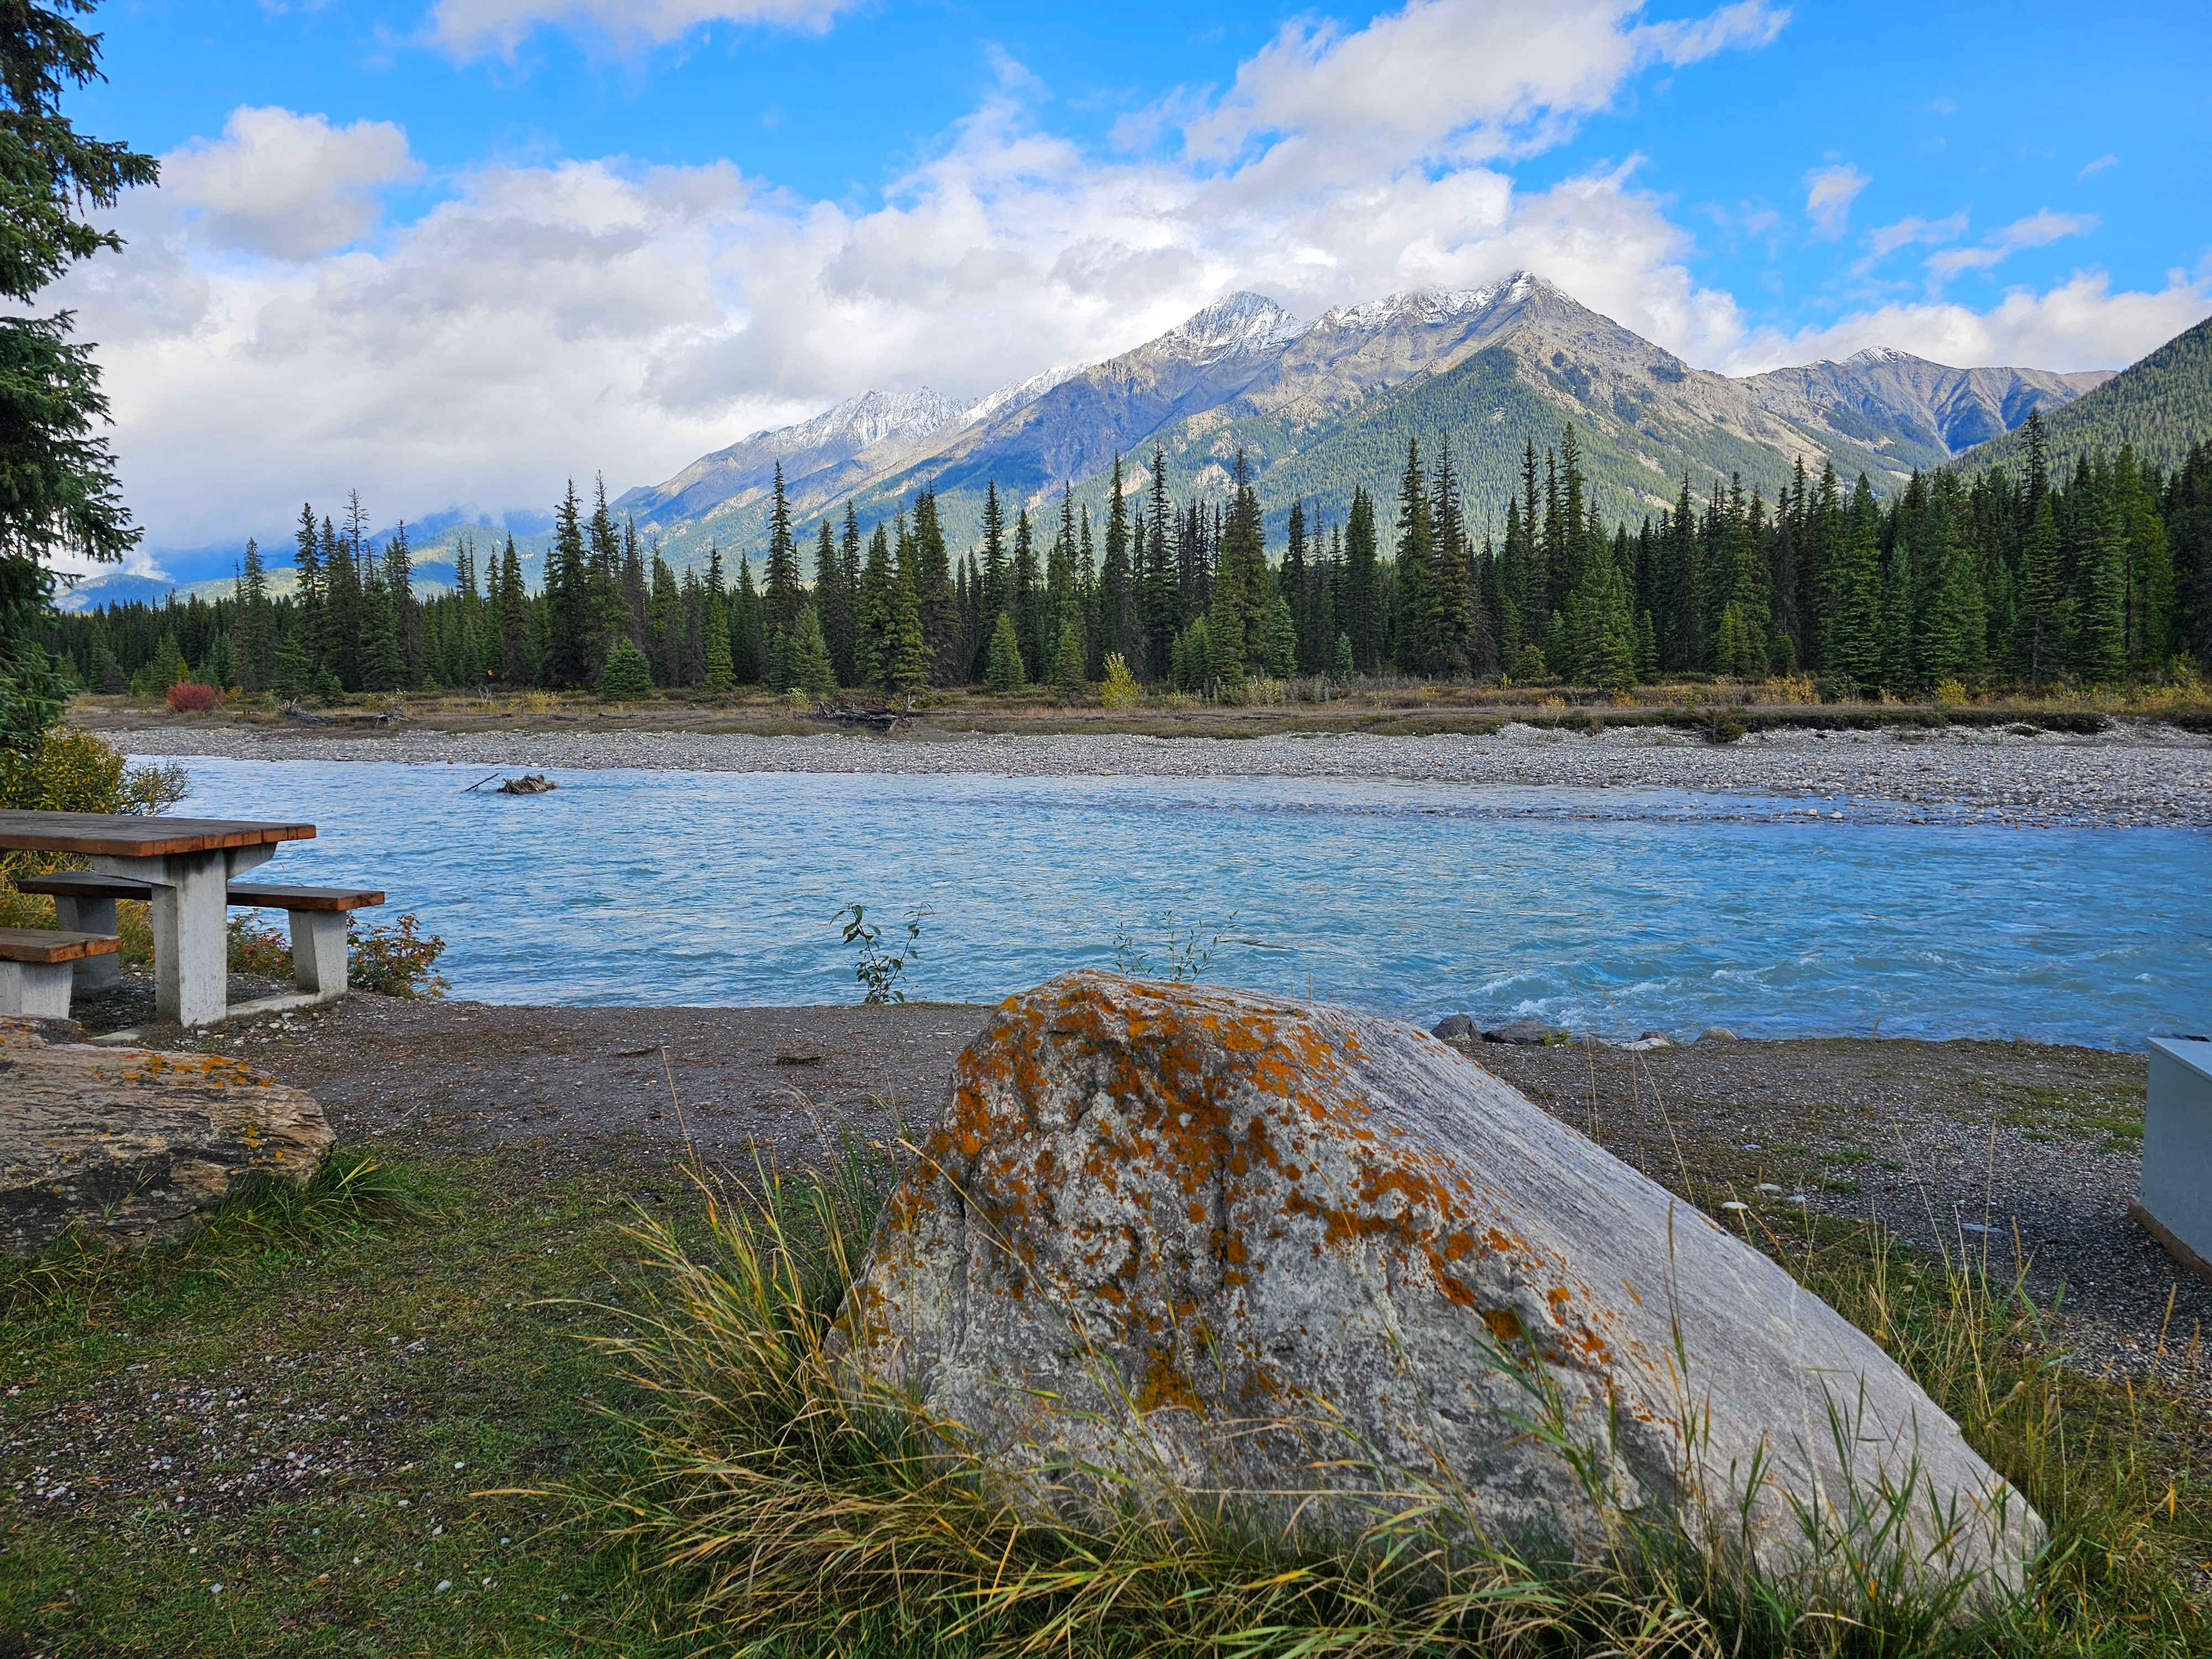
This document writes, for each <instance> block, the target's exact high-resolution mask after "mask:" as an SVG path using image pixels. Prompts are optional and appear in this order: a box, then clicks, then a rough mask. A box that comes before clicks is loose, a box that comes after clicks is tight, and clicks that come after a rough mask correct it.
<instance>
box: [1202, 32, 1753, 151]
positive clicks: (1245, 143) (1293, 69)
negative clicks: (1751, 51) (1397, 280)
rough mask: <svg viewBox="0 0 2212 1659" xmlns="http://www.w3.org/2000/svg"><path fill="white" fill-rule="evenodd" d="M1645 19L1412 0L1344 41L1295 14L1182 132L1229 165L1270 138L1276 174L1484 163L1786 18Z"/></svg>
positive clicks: (1551, 137) (1537, 142) (1744, 42)
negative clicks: (1655, 71)
mask: <svg viewBox="0 0 2212 1659" xmlns="http://www.w3.org/2000/svg"><path fill="white" fill-rule="evenodd" d="M1641 10H1642V7H1641V5H1640V4H1638V3H1635V0H1559V3H1557V4H1553V5H1549V6H1541V7H1539V6H1502V5H1497V4H1490V3H1480V0H1410V3H1408V4H1407V6H1406V8H1405V9H1403V10H1402V11H1399V12H1396V13H1393V14H1391V15H1386V16H1383V17H1378V18H1376V20H1375V21H1373V22H1372V23H1370V24H1369V25H1368V26H1367V27H1364V28H1362V29H1358V30H1355V31H1352V32H1350V33H1346V32H1345V31H1344V30H1343V29H1341V28H1340V27H1339V26H1338V25H1337V24H1335V23H1334V22H1331V21H1326V20H1323V21H1315V20H1313V19H1311V18H1310V17H1302V18H1298V19H1296V20H1294V21H1291V22H1289V23H1286V24H1285V25H1284V26H1283V28H1282V31H1281V32H1280V33H1279V34H1277V35H1276V37H1275V38H1274V40H1272V41H1270V42H1269V43H1268V44H1267V46H1263V47H1261V50H1260V51H1259V52H1256V53H1255V54H1254V55H1253V56H1252V57H1251V58H1248V59H1246V60H1245V62H1244V63H1243V64H1241V65H1239V67H1238V69H1237V78H1236V81H1235V82H1234V84H1233V85H1232V86H1231V88H1230V89H1229V91H1228V92H1227V93H1226V94H1225V95H1224V96H1223V97H1222V98H1221V99H1220V100H1219V101H1218V103H1215V104H1213V105H1212V106H1210V107H1205V108H1202V109H1200V112H1198V113H1197V115H1196V117H1195V118H1194V119H1191V120H1189V121H1188V122H1187V123H1186V124H1185V125H1184V129H1183V137H1184V143H1185V146H1186V149H1187V153H1188V155H1189V156H1190V157H1191V158H1192V159H1194V160H1195V161H1200V162H1204V163H1210V164H1217V165H1222V164H1232V163H1234V162H1236V161H1239V160H1243V159H1246V158H1249V156H1250V155H1251V153H1252V150H1253V149H1254V147H1255V145H1265V146H1266V160H1267V164H1268V165H1267V173H1269V174H1270V175H1273V174H1278V173H1291V174H1296V175H1297V176H1300V177H1304V178H1315V177H1322V176H1328V177H1335V178H1352V177H1358V176H1360V175H1361V174H1362V173H1364V172H1368V171H1370V170H1371V169H1372V167H1374V166H1375V165H1376V163H1377V162H1378V161H1381V162H1384V163H1393V162H1404V161H1412V160H1414V159H1416V158H1420V157H1435V158H1443V159H1449V160H1451V161H1459V162H1462V163H1465V162H1469V161H1484V160H1488V159H1492V158H1494V157H1496V156H1498V155H1504V154H1507V153H1510V152H1513V151H1516V150H1524V149H1531V148H1541V146H1543V145H1545V144H1547V143H1553V142H1556V140H1557V139H1559V137H1563V136H1565V132H1566V131H1569V130H1571V127H1572V125H1573V124H1574V123H1575V122H1576V121H1577V119H1578V118H1581V117H1583V116H1587V115H1589V114H1591V113H1593V112H1595V111H1598V110H1601V109H1603V108H1605V107H1606V106H1607V105H1608V104H1610V103H1611V102H1612V101H1613V98H1614V96H1615V95H1616V94H1618V93H1619V91H1620V88H1621V86H1622V85H1623V83H1624V82H1626V80H1627V79H1628V77H1629V76H1632V75H1633V74H1634V73H1635V72H1636V71H1638V70H1640V69H1643V68H1644V67H1646V66H1648V65H1650V64H1676V65H1680V64H1691V63H1694V62H1696V61H1698V60H1699V59H1700V58H1709V57H1711V56H1712V55H1713V54H1714V53H1715V52H1722V51H1724V50H1726V49H1728V48H1729V47H1732V46H1746V47H1756V46H1765V44H1767V43H1768V42H1769V41H1771V40H1773V39H1774V37H1775V35H1776V34H1777V33H1778V32H1779V31H1780V30H1781V28H1782V27H1783V25H1784V23H1785V22H1787V21H1788V20H1789V16H1790V13H1789V11H1788V9H1786V8H1773V7H1769V6H1766V5H1765V4H1762V3H1759V0H1741V3H1736V4H1731V5H1728V6H1723V7H1722V8H1721V9H1718V10H1717V11H1714V12H1711V13H1710V14H1709V15H1706V16H1705V17H1702V18H1699V19H1695V20H1692V21H1680V22H1660V23H1638V22H1636V21H1633V20H1634V19H1635V18H1636V16H1637V15H1638V13H1639V12H1640V11H1641ZM1186 96H1187V94H1186Z"/></svg>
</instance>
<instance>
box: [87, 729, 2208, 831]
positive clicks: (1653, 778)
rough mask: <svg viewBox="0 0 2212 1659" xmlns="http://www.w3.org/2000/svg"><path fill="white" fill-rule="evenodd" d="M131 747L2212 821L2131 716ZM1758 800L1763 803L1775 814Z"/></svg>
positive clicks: (2198, 750)
mask: <svg viewBox="0 0 2212 1659" xmlns="http://www.w3.org/2000/svg"><path fill="white" fill-rule="evenodd" d="M107 735H108V736H110V737H111V738H112V739H113V740H115V741H116V742H118V743H119V744H122V745H123V746H124V747H125V748H126V749H127V750H130V751H131V753H132V754H135V755H143V756H148V757H170V756H178V757H181V756H196V755H204V756H215V757H222V758H227V759H237V760H267V761H305V760H317V761H388V762H399V763H441V762H444V763H453V764H456V765H470V766H482V767H485V768H506V769H517V770H520V769H531V770H542V769H546V768H549V767H550V768H562V767H575V768H607V767H618V768H636V769H648V770H667V771H696V772H893V773H952V772H982V773H992V774H996V775H1005V776H1018V777H1059V776H1096V775H1115V776H1146V777H1255V778H1359V779H1383V780H1403V781H1420V782H1425V783H1463V784H1481V785H1492V786H1504V787H1524V788H1560V787H1571V788H1596V789H1622V790H1683V791H1690V792H1694V793H1701V794H1704V793H1716V792H1720V793H1743V794H1747V795H1750V796H1756V797H1770V798H1771V797H1780V798H1784V799H1788V800H1790V801H1792V802H1796V803H1800V804H1801V805H1800V808H1799V810H1802V807H1803V806H1805V805H1811V806H1815V807H1817V808H1818V809H1819V810H1820V811H1836V812H1840V813H1843V814H1844V815H1846V816H1853V817H1857V816H1861V815H1867V814H1871V815H1875V816H1881V817H1905V818H1908V819H1932V820H1938V821H1945V822H1954V821H1955V822H1966V823H2021V824H2097V825H2114V826H2130V825H2154V824H2158V825H2179V826H2203V825H2212V737H2205V736H2201V735H2198V734H2195V733H2191V732H2184V731H2180V730H2179V729H2177V728H2175V727H2172V726H2160V725H2156V724H2153V723H2150V722H2123V723H2121V724H2120V725H2118V726H2115V727H2114V729H2113V730H2112V731H2110V732H2105V733H2101V734H2100V735H2097V736H2094V737H2077V736H2070V735H2067V734H2063V733H2058V732H2031V731H2029V730H2028V729H2027V728H2026V727H2024V726H2023V727H2019V728H2013V727H1996V728H1980V729H1971V728H1965V727H1954V728H1950V729H1948V730H1943V731H1936V732H1917V731H1913V732H1796V731H1792V732H1763V733H1758V734H1754V735H1753V736H1750V737H1747V738H1742V739H1741V740H1740V741H1739V742H1736V743H1734V744H1727V745H1724V746H1723V745H1714V744H1708V743H1705V741H1703V740H1702V739H1701V738H1696V737H1692V736H1689V735H1687V734H1685V733H1682V732H1674V731H1672V730H1669V729H1667V728H1664V727H1636V728H1630V729H1623V730H1609V731H1606V732H1601V733H1598V734H1596V735H1594V736H1592V735H1584V734H1582V733H1577V732H1564V731H1559V730H1553V729H1540V728H1537V727H1534V726H1522V725H1517V724H1516V725H1509V726H1506V727H1505V728H1504V730H1503V731H1501V732H1497V733H1495V734H1494V735H1487V736H1475V735H1447V736H1435V737H1385V736H1377V735H1373V734H1369V733H1341V734H1329V735H1317V734H1301V735H1283V736H1269V737H1257V738H1158V737H1143V736H1130V735H1100V736H1071V735H1064V734H1054V735H1042V734H1040V735H1035V736H1030V735H1022V734H1008V733H997V732H994V733H950V732H948V733H943V734H930V733H927V732H923V733H920V734H916V735H914V736H895V737H890V738H880V737H870V736H846V735H842V734H825V735H823V736H819V737H815V736H806V737H763V736H750V735H742V734H730V733H713V732H635V731H620V730H609V731H593V730H589V729H580V730H576V731H554V732H547V731H543V730H517V731H495V732H438V731H429V730H422V729H415V730H408V729H404V728H403V729H401V730H399V731H396V732H389V733H380V734H376V735H361V734H349V735H345V736H337V735H330V736H325V735H322V734H320V733H310V732H293V731H276V732H269V731H263V730H258V729H255V728H252V727H247V726H224V725H206V726H200V725H190V726H186V725H164V726H146V727H138V728H128V727H126V728H121V729H111V730H110V731H109V732H108V733H107ZM1772 812H1773V809H1772V808H1771V806H1766V805H1759V804H1755V803H1753V802H1747V803H1746V804H1745V805H1744V808H1743V814H1744V815H1746V816H1761V817H1763V816H1771V814H1772Z"/></svg>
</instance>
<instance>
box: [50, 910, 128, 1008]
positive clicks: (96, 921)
mask: <svg viewBox="0 0 2212 1659" xmlns="http://www.w3.org/2000/svg"><path fill="white" fill-rule="evenodd" d="M54 926H55V927H58V928H60V929H61V930H62V931H63V932H64V933H113V932H114V931H115V901H114V900H113V899H112V898H57V899H56V900H55V901H54ZM70 968H71V969H73V970H74V978H75V981H76V988H77V989H78V990H79V991H98V990H101V989H103V988H105V987H107V986H110V985H113V984H115V983H117V982H118V981H120V980H121V979H122V977H123V955H122V952H120V951H103V952H102V953H101V954H100V955H99V956H96V957H78V958H77V959H76V961H75V962H74V963H70Z"/></svg>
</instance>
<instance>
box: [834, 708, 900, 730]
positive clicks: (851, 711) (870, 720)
mask: <svg viewBox="0 0 2212 1659" xmlns="http://www.w3.org/2000/svg"><path fill="white" fill-rule="evenodd" d="M906 714H907V711H902V710H900V709H896V708H852V707H849V706H847V705H842V704H832V703H826V702H825V703H822V704H819V705H818V706H817V708H815V710H814V716H813V717H814V718H815V719H816V720H835V721H836V723H837V724H838V725H840V726H867V727H869V728H870V729H872V730H873V731H877V732H888V731H890V729H891V727H893V726H896V725H897V724H898V723H899V722H900V721H901V720H904V719H905V718H906Z"/></svg>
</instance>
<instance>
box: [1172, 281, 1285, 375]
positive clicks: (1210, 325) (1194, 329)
mask: <svg viewBox="0 0 2212 1659" xmlns="http://www.w3.org/2000/svg"><path fill="white" fill-rule="evenodd" d="M1303 327H1304V325H1302V324H1300V323H1299V321H1298V319H1297V318H1295V317H1293V316H1291V313H1289V312H1287V311H1285V310H1284V309H1283V308H1282V307H1280V306H1279V305H1277V304H1276V303H1275V302H1274V301H1273V300H1270V299H1269V298H1268V297H1267V295H1264V294H1252V293H1243V292H1240V293H1237V294H1231V295H1227V296H1225V298H1222V299H1219V300H1216V301H1214V302H1213V303H1212V305H1210V306H1208V307H1206V309H1205V310H1203V311H1201V312H1199V313H1197V314H1195V315H1194V316H1192V317H1189V318H1187V319H1184V320H1183V321H1182V322H1181V323H1178V324H1177V325H1176V326H1175V327H1173V328H1171V329H1170V330H1169V331H1167V332H1166V333H1164V334H1163V335H1161V336H1160V337H1158V339H1157V340H1154V341H1153V342H1152V346H1153V348H1154V349H1157V350H1159V351H1163V352H1165V353H1168V354H1169V355H1170V356H1176V357H1184V358H1188V359H1189V360H1190V361H1192V362H1201V363H1205V362H1213V361H1215V360H1216V359H1218V358H1221V357H1226V356H1230V355H1231V354H1232V353H1236V352H1243V351H1265V350H1268V349H1272V348H1273V347H1275V346H1279V345H1281V344H1282V343H1284V342H1285V341H1286V340H1294V339H1296V338H1297V337H1298V335H1299V333H1300V332H1301V331H1302V330H1303Z"/></svg>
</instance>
